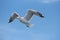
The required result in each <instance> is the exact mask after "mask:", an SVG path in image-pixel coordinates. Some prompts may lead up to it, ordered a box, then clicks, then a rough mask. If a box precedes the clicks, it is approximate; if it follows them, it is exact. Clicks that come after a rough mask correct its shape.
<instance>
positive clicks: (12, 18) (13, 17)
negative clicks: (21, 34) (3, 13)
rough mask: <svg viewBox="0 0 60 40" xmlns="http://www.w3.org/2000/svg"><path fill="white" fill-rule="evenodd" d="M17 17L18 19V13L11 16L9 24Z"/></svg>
mask: <svg viewBox="0 0 60 40" xmlns="http://www.w3.org/2000/svg"><path fill="white" fill-rule="evenodd" d="M17 17H18V15H17V14H16V13H14V14H13V15H11V16H10V18H9V22H8V23H10V22H12V21H13V20H14V19H15V18H17Z"/></svg>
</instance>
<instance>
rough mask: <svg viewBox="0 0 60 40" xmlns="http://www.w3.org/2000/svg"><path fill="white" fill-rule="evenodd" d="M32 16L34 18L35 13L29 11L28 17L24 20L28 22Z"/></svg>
mask: <svg viewBox="0 0 60 40" xmlns="http://www.w3.org/2000/svg"><path fill="white" fill-rule="evenodd" d="M32 16H33V12H31V11H28V12H27V15H26V16H25V17H24V19H26V20H27V21H29V20H30V19H31V17H32Z"/></svg>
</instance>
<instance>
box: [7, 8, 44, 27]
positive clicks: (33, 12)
mask: <svg viewBox="0 0 60 40" xmlns="http://www.w3.org/2000/svg"><path fill="white" fill-rule="evenodd" d="M33 15H36V16H39V17H41V18H44V16H43V15H42V14H41V13H40V12H38V11H36V10H33V9H29V10H28V12H27V14H26V16H24V17H21V16H20V15H18V13H17V12H14V13H13V15H11V16H10V18H9V22H8V23H11V22H13V21H14V19H18V20H19V21H20V22H22V23H23V24H25V25H26V26H27V27H31V26H32V24H30V23H29V20H30V19H31V18H32V16H33Z"/></svg>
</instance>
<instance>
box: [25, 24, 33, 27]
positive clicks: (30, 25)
mask: <svg viewBox="0 0 60 40" xmlns="http://www.w3.org/2000/svg"><path fill="white" fill-rule="evenodd" d="M33 25H34V24H29V25H26V26H27V27H32V26H33Z"/></svg>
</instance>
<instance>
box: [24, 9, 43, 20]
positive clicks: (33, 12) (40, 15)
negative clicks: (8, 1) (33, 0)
mask: <svg viewBox="0 0 60 40" xmlns="http://www.w3.org/2000/svg"><path fill="white" fill-rule="evenodd" d="M33 15H36V16H39V17H42V18H44V16H43V15H42V14H41V13H40V12H37V11H35V10H32V9H31V10H28V13H27V15H26V16H25V17H24V18H25V19H26V20H27V21H29V20H30V19H31V17H32V16H33Z"/></svg>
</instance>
